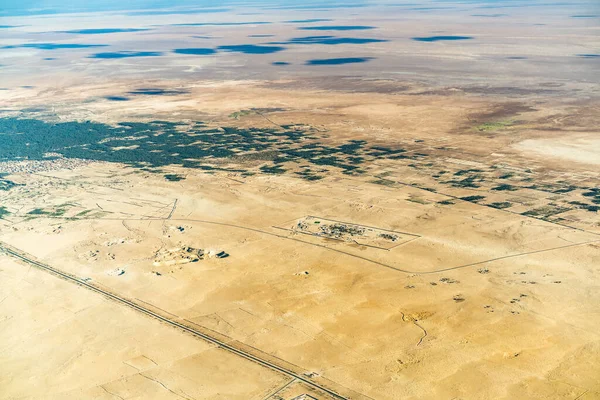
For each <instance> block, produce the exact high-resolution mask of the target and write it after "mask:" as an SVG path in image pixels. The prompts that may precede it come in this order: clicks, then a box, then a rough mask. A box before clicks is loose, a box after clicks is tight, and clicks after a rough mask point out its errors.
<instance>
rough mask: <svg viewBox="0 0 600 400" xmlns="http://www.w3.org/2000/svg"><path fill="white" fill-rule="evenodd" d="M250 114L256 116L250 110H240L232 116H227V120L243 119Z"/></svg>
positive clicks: (254, 112)
mask: <svg viewBox="0 0 600 400" xmlns="http://www.w3.org/2000/svg"><path fill="white" fill-rule="evenodd" d="M252 114H256V111H252V110H241V111H236V112H234V113H232V114H230V115H229V118H233V119H240V118H241V117H245V116H247V115H252Z"/></svg>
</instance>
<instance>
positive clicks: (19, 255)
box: [0, 241, 350, 400]
mask: <svg viewBox="0 0 600 400" xmlns="http://www.w3.org/2000/svg"><path fill="white" fill-rule="evenodd" d="M0 252H4V253H6V254H8V255H9V256H11V257H14V258H16V259H18V260H21V261H23V262H26V263H27V264H30V265H32V266H35V267H37V268H39V269H41V270H44V271H46V272H50V273H52V274H54V275H56V276H58V277H59V278H61V279H64V280H66V281H69V282H71V283H75V284H77V285H80V286H83V287H85V288H86V289H89V290H91V291H93V292H96V293H98V294H101V295H103V296H106V297H108V298H109V299H110V300H113V301H115V302H117V303H119V304H121V305H125V306H128V307H129V308H132V309H134V310H136V311H138V312H141V313H143V314H145V315H147V316H150V317H153V318H155V319H157V320H159V321H162V322H164V323H166V324H168V325H171V326H172V327H175V328H178V329H181V330H183V331H185V332H188V333H191V334H192V335H194V336H196V337H199V338H201V339H204V340H206V341H207V342H210V343H212V344H215V345H217V346H218V347H220V348H222V349H223V350H226V351H229V352H230V353H233V354H235V355H238V356H240V357H243V358H245V359H247V360H249V361H253V362H255V363H257V364H260V365H262V366H263V367H266V368H269V369H271V370H273V371H276V372H279V373H282V374H284V375H286V376H289V377H290V378H294V379H295V380H297V381H300V382H302V383H305V384H306V385H308V386H310V387H311V388H312V389H316V390H317V391H320V392H322V393H326V394H328V395H329V396H331V397H332V398H334V399H336V400H350V398H348V397H344V396H342V395H340V394H338V393H336V392H335V391H333V390H331V389H328V388H326V387H324V386H322V385H320V384H318V383H316V382H314V381H312V380H311V379H308V378H307V377H305V376H303V375H301V374H297V373H295V372H293V371H291V370H289V369H287V368H285V367H282V366H279V365H277V364H274V363H272V362H270V361H268V360H265V359H263V358H260V357H258V356H255V355H253V354H250V353H248V352H246V351H244V350H242V349H239V348H237V347H235V346H233V345H230V344H227V343H225V342H223V341H222V340H219V339H217V338H215V337H213V336H210V335H207V334H205V333H203V332H200V331H198V330H196V329H193V328H191V327H189V326H186V325H183V324H181V323H179V322H177V321H174V320H172V319H170V318H167V317H164V316H162V315H160V314H158V313H155V312H154V311H152V310H150V309H148V308H145V307H142V306H141V305H139V304H136V303H134V302H132V301H130V300H128V299H126V298H124V297H121V296H118V295H116V294H113V293H111V292H108V291H106V290H103V289H101V288H99V287H96V286H95V285H92V284H90V283H88V282H86V281H85V280H83V279H80V278H78V277H76V276H74V275H71V274H68V273H66V272H63V271H60V270H58V269H56V268H53V267H51V266H49V265H46V264H43V263H41V262H39V261H36V260H33V259H31V258H30V257H28V255H27V254H25V253H23V252H21V251H19V250H17V249H15V248H13V247H12V246H10V245H8V244H7V243H4V242H1V241H0Z"/></svg>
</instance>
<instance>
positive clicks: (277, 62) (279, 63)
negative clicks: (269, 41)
mask: <svg viewBox="0 0 600 400" xmlns="http://www.w3.org/2000/svg"><path fill="white" fill-rule="evenodd" d="M271 64H272V65H277V66H285V65H290V63H289V62H287V61H274V62H272V63H271Z"/></svg>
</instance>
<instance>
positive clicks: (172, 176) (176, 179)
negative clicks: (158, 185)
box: [165, 174, 185, 182]
mask: <svg viewBox="0 0 600 400" xmlns="http://www.w3.org/2000/svg"><path fill="white" fill-rule="evenodd" d="M165 179H166V180H168V181H170V182H179V181H182V180H184V179H185V176H183V175H180V174H166V175H165Z"/></svg>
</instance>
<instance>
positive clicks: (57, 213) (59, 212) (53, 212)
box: [27, 203, 91, 218]
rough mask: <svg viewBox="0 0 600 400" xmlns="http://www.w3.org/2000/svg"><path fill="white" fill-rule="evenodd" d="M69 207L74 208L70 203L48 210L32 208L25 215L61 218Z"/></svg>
mask: <svg viewBox="0 0 600 400" xmlns="http://www.w3.org/2000/svg"><path fill="white" fill-rule="evenodd" d="M70 207H74V205H73V204H70V203H64V204H60V205H58V206H53V207H51V208H50V209H43V208H34V209H33V210H31V211H29V212H28V213H27V215H28V216H29V217H37V216H43V217H50V218H57V217H62V216H63V215H64V214H65V213H66V212H67V211H68V209H69V208H70ZM90 211H91V210H90ZM82 213H85V211H83V212H82ZM80 214H81V213H80ZM83 215H85V214H83Z"/></svg>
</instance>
